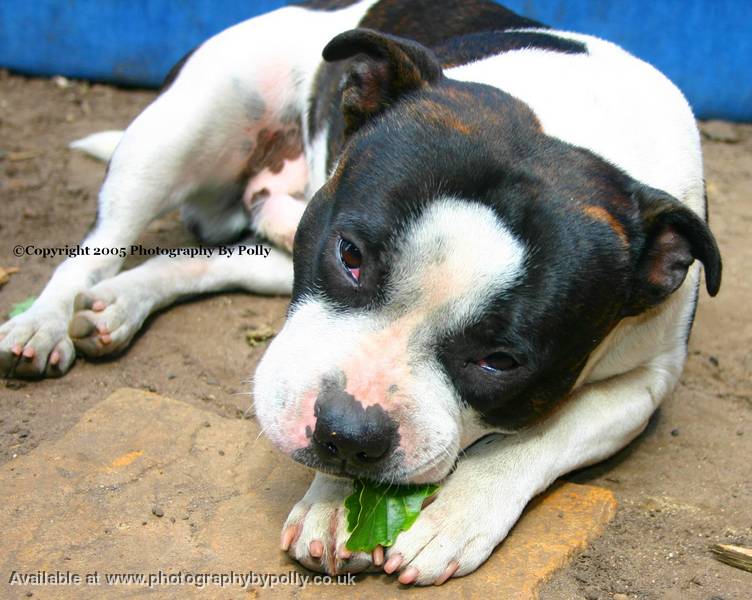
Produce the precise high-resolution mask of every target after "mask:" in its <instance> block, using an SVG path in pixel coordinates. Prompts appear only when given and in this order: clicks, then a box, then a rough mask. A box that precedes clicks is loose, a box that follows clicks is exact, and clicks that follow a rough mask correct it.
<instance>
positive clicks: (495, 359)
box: [477, 352, 520, 373]
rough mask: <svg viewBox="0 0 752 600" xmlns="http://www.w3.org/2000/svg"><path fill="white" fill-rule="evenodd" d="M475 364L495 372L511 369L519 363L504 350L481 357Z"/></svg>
mask: <svg viewBox="0 0 752 600" xmlns="http://www.w3.org/2000/svg"><path fill="white" fill-rule="evenodd" d="M477 365H478V366H479V367H480V368H481V369H484V370H486V371H490V372H491V373H496V372H499V371H511V370H512V369H516V368H517V367H519V366H520V363H518V362H517V360H516V359H515V358H514V357H513V356H510V355H509V354H507V353H506V352H494V353H493V354H489V355H488V356H486V357H485V358H481V359H480V360H479V361H478V362H477Z"/></svg>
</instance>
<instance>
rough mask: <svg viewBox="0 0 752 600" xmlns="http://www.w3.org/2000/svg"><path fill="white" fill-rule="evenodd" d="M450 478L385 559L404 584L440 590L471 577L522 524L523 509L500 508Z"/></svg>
mask: <svg viewBox="0 0 752 600" xmlns="http://www.w3.org/2000/svg"><path fill="white" fill-rule="evenodd" d="M452 483H453V482H452V481H451V477H450V480H449V482H448V483H447V484H446V485H445V486H444V489H441V490H439V492H438V494H437V495H436V498H435V500H434V501H433V502H432V503H431V504H429V505H428V506H427V507H426V508H424V509H423V511H422V512H421V513H420V516H419V517H418V519H417V520H416V521H415V524H414V525H413V526H412V527H411V528H410V529H408V530H407V531H404V532H402V533H400V535H399V536H398V537H397V540H396V541H395V543H394V545H393V546H392V547H390V548H389V549H388V551H387V554H386V562H385V564H384V571H386V573H389V574H391V573H396V572H397V571H399V577H398V579H399V582H400V583H403V584H407V585H409V584H418V585H431V584H434V585H441V584H442V583H444V582H445V581H447V580H448V579H450V578H451V577H461V576H463V575H467V574H469V573H472V572H473V571H475V569H477V568H478V567H479V566H480V565H482V564H483V563H484V562H485V561H486V559H488V557H489V556H490V554H491V552H493V549H494V548H495V547H496V546H497V545H498V544H499V543H500V542H501V541H502V540H503V539H504V538H505V537H506V535H507V533H508V532H509V530H510V529H511V528H512V525H514V523H515V522H516V521H517V518H518V517H519V515H520V513H521V512H522V506H524V504H522V505H520V504H519V503H514V502H510V503H509V504H507V505H506V506H505V507H504V509H503V510H499V508H498V505H496V506H495V505H494V504H493V503H492V502H489V501H486V500H483V498H482V497H481V496H478V497H473V496H472V492H471V491H470V489H472V488H470V489H467V488H465V489H464V490H463V487H464V486H456V485H452Z"/></svg>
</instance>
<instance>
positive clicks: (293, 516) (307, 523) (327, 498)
mask: <svg viewBox="0 0 752 600" xmlns="http://www.w3.org/2000/svg"><path fill="white" fill-rule="evenodd" d="M352 491H353V487H352V481H351V480H347V479H338V478H330V477H328V476H325V475H322V474H320V473H319V474H317V475H316V478H315V479H314V481H313V483H312V484H311V488H310V489H309V490H308V492H307V493H306V495H305V496H304V497H303V499H302V500H301V501H300V502H298V503H297V504H296V505H295V507H294V508H293V509H292V511H291V512H290V515H289V516H288V517H287V521H286V522H285V525H284V527H283V528H282V550H285V551H286V552H287V553H288V554H289V555H290V556H291V557H292V558H294V559H295V560H297V561H298V562H299V563H300V564H302V565H303V566H304V567H306V568H308V569H311V570H313V571H321V572H326V573H328V574H330V575H336V574H338V573H359V572H362V571H366V570H377V569H379V568H380V567H381V565H383V563H384V550H383V549H382V548H381V547H380V546H379V547H377V548H376V549H375V550H374V551H373V552H372V553H370V554H369V553H365V552H350V551H349V550H347V549H346V548H345V542H346V541H347V538H348V537H350V534H349V533H348V531H347V514H346V510H345V507H344V502H345V498H346V497H347V496H349V495H350V494H351V493H352Z"/></svg>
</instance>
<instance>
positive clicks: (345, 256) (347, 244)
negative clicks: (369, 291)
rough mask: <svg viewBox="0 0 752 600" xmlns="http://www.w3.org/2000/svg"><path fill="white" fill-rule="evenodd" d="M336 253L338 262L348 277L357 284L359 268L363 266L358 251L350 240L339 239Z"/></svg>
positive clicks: (361, 257) (361, 256)
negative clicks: (337, 253)
mask: <svg viewBox="0 0 752 600" xmlns="http://www.w3.org/2000/svg"><path fill="white" fill-rule="evenodd" d="M338 252H339V260H340V262H341V263H342V266H343V267H344V268H345V270H346V271H347V274H348V276H349V277H350V278H351V279H352V280H353V281H354V282H355V283H358V282H359V281H360V267H361V265H362V264H363V255H362V254H361V253H360V249H359V248H358V247H357V246H356V245H355V244H353V243H352V242H351V241H350V240H346V239H345V238H340V240H339V244H338Z"/></svg>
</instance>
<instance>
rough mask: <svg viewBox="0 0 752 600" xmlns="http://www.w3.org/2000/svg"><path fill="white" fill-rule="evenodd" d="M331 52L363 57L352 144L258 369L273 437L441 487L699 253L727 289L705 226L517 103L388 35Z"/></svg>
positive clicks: (261, 406)
mask: <svg viewBox="0 0 752 600" xmlns="http://www.w3.org/2000/svg"><path fill="white" fill-rule="evenodd" d="M324 56H325V58H327V59H329V60H340V59H349V61H350V62H349V64H348V70H347V76H346V78H345V80H344V83H343V88H342V90H341V93H342V109H343V114H344V131H345V138H346V139H345V144H344V147H343V151H342V153H341V155H340V156H339V162H338V163H337V165H336V168H335V169H334V172H333V174H332V176H331V178H330V179H329V181H328V182H327V183H326V185H324V187H323V188H322V189H321V190H320V191H319V192H318V193H317V194H316V195H315V196H314V198H313V200H312V201H311V203H310V205H309V206H308V208H307V210H306V212H305V215H304V216H303V219H302V221H301V223H300V226H299V229H298V232H297V235H296V238H295V251H294V263H295V284H294V290H293V298H292V303H291V305H290V309H289V315H288V319H287V322H286V324H285V326H284V328H283V329H282V331H281V332H280V333H279V335H278V336H277V337H276V339H275V340H274V341H273V343H272V344H271V346H270V348H269V350H268V351H267V353H266V355H265V356H264V358H263V360H262V362H261V364H260V365H259V368H258V370H257V373H256V380H255V404H256V412H257V415H258V417H259V419H260V421H261V424H262V426H263V428H264V431H265V432H266V434H267V435H268V436H269V438H270V439H271V440H272V441H273V442H274V443H275V444H276V445H277V446H278V447H279V448H281V449H282V450H283V451H284V452H286V453H288V454H290V455H291V456H292V457H293V458H295V459H296V460H299V461H300V462H302V463H304V464H306V465H309V466H312V467H315V468H317V469H320V470H325V471H330V472H334V473H339V474H343V475H350V476H357V477H366V478H370V479H374V480H384V481H397V482H416V483H417V482H423V481H436V480H439V479H441V478H443V477H444V476H445V475H446V474H447V473H448V472H449V470H450V469H451V467H452V465H453V464H454V462H455V459H456V457H457V455H458V452H459V451H460V450H461V449H462V448H463V447H465V446H467V445H468V444H470V443H472V442H473V441H475V440H476V439H478V438H479V437H480V436H481V435H483V434H484V432H487V431H488V430H489V429H490V428H495V429H496V430H501V431H514V430H517V429H519V428H521V427H524V426H525V425H526V424H529V423H531V422H533V421H535V420H536V419H538V418H541V417H542V416H544V415H545V414H546V413H547V412H548V411H550V410H551V409H552V408H553V407H554V406H555V405H556V403H557V402H559V401H561V400H562V399H563V398H565V397H566V396H567V394H568V393H569V392H570V391H571V390H572V388H573V386H574V385H575V382H576V381H577V378H578V375H579V374H580V372H581V371H582V369H583V366H584V365H585V363H586V362H587V360H588V357H589V356H590V354H591V352H592V351H593V349H594V348H595V347H596V346H597V345H598V344H599V343H600V342H601V341H602V340H603V339H604V338H605V336H606V335H607V334H608V333H609V331H610V330H611V329H613V327H614V326H615V325H616V324H617V323H618V322H619V321H620V320H621V319H622V318H624V317H627V316H631V315H636V314H638V313H641V312H643V311H645V310H648V309H650V308H651V307H654V306H656V305H658V304H659V303H661V302H662V301H663V300H664V299H666V298H667V297H668V296H669V295H670V294H671V293H672V292H674V291H675V290H676V289H677V288H678V287H679V286H680V285H681V284H682V282H683V281H684V279H685V276H686V273H687V270H688V268H689V266H690V264H691V263H692V262H693V260H694V259H699V260H700V261H702V262H703V264H704V266H705V269H706V279H707V286H708V290H709V292H710V293H711V294H715V293H716V291H717V290H718V286H719V284H720V257H719V254H718V249H717V247H716V245H715V242H714V240H713V237H712V235H711V234H710V231H709V230H708V228H707V226H706V225H705V223H704V222H703V221H702V220H701V219H700V218H698V217H697V216H696V215H695V214H694V213H693V212H691V211H689V210H688V209H686V208H685V207H684V206H683V205H682V204H681V203H679V202H678V201H677V200H676V199H674V198H672V197H671V196H669V195H667V194H665V193H663V192H660V191H658V190H655V189H652V188H648V187H645V186H644V185H641V184H639V183H637V182H635V181H634V180H632V179H630V178H629V177H628V176H627V175H626V174H624V173H623V172H621V171H620V170H618V169H617V168H615V167H613V166H611V165H609V164H607V163H606V162H605V161H603V160H602V159H600V158H599V157H597V156H595V155H594V154H592V153H591V152H588V151H586V150H583V149H581V148H577V147H574V146H570V145H567V144H565V143H563V142H561V141H559V140H556V139H553V138H551V137H548V136H546V134H545V133H543V132H542V131H541V128H540V125H539V123H538V121H537V119H536V117H535V115H534V114H533V113H532V112H531V111H530V109H529V108H528V107H527V106H526V105H524V104H522V103H521V102H519V101H517V100H515V99H514V98H512V97H511V96H509V95H507V94H505V93H503V92H501V91H499V90H497V89H494V88H491V87H488V86H484V85H480V84H468V83H460V82H456V81H451V80H449V79H447V78H445V77H444V76H443V74H442V70H441V67H440V65H439V63H438V62H437V60H436V58H435V57H434V56H433V54H432V53H431V52H430V51H429V50H427V49H426V48H423V47H421V46H419V45H417V44H415V43H413V42H409V41H406V40H401V39H398V38H394V37H390V36H386V35H383V34H378V33H376V32H372V31H367V30H354V31H351V32H347V33H344V34H341V35H340V36H337V37H336V38H335V39H334V40H332V42H330V44H329V45H328V46H327V48H326V50H325V52H324ZM353 57H354V58H353Z"/></svg>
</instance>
